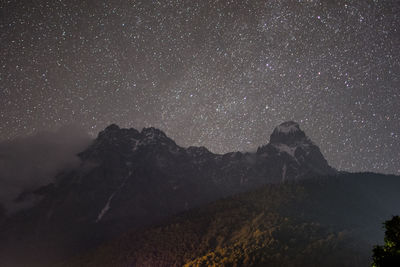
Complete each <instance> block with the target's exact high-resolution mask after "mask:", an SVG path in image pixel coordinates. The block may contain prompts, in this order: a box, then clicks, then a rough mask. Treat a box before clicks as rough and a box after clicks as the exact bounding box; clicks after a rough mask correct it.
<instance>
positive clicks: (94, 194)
mask: <svg viewBox="0 0 400 267" xmlns="http://www.w3.org/2000/svg"><path fill="white" fill-rule="evenodd" d="M79 157H80V158H81V160H82V163H81V165H80V166H79V167H78V168H76V169H75V170H73V171H69V172H66V173H61V174H59V175H58V177H57V178H56V181H57V182H56V183H54V184H51V185H48V186H46V187H44V188H41V189H38V190H36V191H34V192H31V193H30V194H32V195H35V196H39V197H40V198H42V200H41V201H40V202H39V203H38V204H37V205H35V206H34V207H33V208H30V209H28V210H24V211H22V212H19V213H18V214H16V215H14V216H13V217H11V218H9V219H8V220H6V221H5V222H4V223H3V227H2V229H3V232H2V236H3V237H4V238H3V240H0V242H1V247H0V250H1V251H2V252H3V255H4V253H6V251H7V249H9V248H15V250H16V251H18V250H19V249H21V246H22V245H21V244H24V245H23V246H28V247H30V248H29V249H30V251H32V255H31V256H32V257H36V256H37V255H40V252H41V251H53V252H54V253H53V254H54V258H55V259H60V258H63V257H66V256H68V255H70V254H73V253H75V252H77V251H80V250H82V249H87V248H90V247H93V246H94V245H96V244H98V243H99V242H101V241H103V240H105V239H108V238H111V237H113V236H115V235H117V234H118V233H120V232H123V231H125V230H127V229H132V228H137V227H142V226H146V225H149V224H152V223H156V222H157V221H159V220H161V219H162V218H165V217H167V216H170V215H172V214H176V213H178V212H181V211H184V210H187V209H190V208H192V207H195V206H198V205H200V204H203V203H206V202H210V201H212V200H216V199H218V198H221V197H225V196H227V195H231V194H234V193H238V192H244V191H247V190H250V189H252V188H256V187H258V186H260V185H263V184H266V183H277V182H282V181H289V180H295V179H301V178H303V177H306V176H307V177H308V176H312V175H319V174H324V175H332V174H335V170H334V169H333V168H331V167H330V166H329V165H328V163H327V162H326V160H325V159H324V157H323V155H322V154H321V152H320V150H319V148H318V147H317V146H316V145H315V144H314V143H312V142H311V141H310V140H309V139H308V138H307V136H306V135H305V133H304V132H303V131H301V130H300V127H299V125H298V124H297V123H295V122H286V123H283V124H281V125H279V126H278V127H276V129H275V130H274V132H273V133H272V135H271V139H270V142H269V143H268V144H267V145H265V146H262V147H260V148H259V149H258V151H257V152H256V153H240V152H232V153H228V154H225V155H218V154H213V153H211V152H210V151H208V150H207V149H206V148H204V147H189V148H183V147H180V146H178V145H176V143H175V142H174V141H173V140H171V139H170V138H168V137H167V136H166V135H165V133H163V132H162V131H160V130H158V129H155V128H144V129H143V130H142V131H141V132H139V131H137V130H135V129H120V128H119V127H118V126H117V125H110V126H109V127H107V128H106V129H105V130H104V131H102V132H100V133H99V135H98V137H97V138H96V139H95V140H94V142H93V143H92V144H91V145H90V146H89V147H88V148H87V149H86V150H85V151H83V152H82V153H80V154H79ZM5 229H6V231H5ZM15 240H19V241H18V242H16V241H15ZM37 251H39V253H38V252H37ZM7 253H8V254H9V255H11V254H10V253H9V252H7ZM0 256H1V254H0Z"/></svg>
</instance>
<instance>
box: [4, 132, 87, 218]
mask: <svg viewBox="0 0 400 267" xmlns="http://www.w3.org/2000/svg"><path fill="white" fill-rule="evenodd" d="M91 140H92V138H91V137H90V136H89V135H88V133H86V132H85V131H84V130H82V129H81V128H79V127H77V126H75V125H68V126H63V127H61V128H60V129H58V130H57V131H53V132H39V133H37V134H35V135H31V136H26V137H19V138H16V139H13V140H10V141H3V142H0V203H2V204H3V205H4V206H5V207H6V208H7V210H8V211H13V210H15V209H17V208H18V206H21V204H17V203H15V202H14V200H15V198H16V197H18V195H19V194H20V193H21V192H23V191H28V190H33V189H35V188H38V187H40V186H43V185H46V184H49V183H50V182H52V181H53V179H54V177H55V175H56V174H57V173H58V172H59V171H61V170H64V169H66V168H74V167H76V166H77V165H79V163H80V160H79V158H78V157H77V153H79V152H81V151H83V150H84V149H85V148H86V147H87V146H88V145H89V143H90V142H91ZM25 204H26V203H25Z"/></svg>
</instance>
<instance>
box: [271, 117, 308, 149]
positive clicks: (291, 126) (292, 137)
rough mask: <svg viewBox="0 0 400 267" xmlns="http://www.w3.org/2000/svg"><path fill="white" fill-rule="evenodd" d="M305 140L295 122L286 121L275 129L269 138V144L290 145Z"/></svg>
mask: <svg viewBox="0 0 400 267" xmlns="http://www.w3.org/2000/svg"><path fill="white" fill-rule="evenodd" d="M306 139H307V137H306V134H305V133H304V132H303V131H302V130H301V129H300V126H299V124H298V123H297V122H294V121H287V122H284V123H281V124H280V125H278V126H277V127H275V129H274V131H273V132H272V134H271V137H270V143H271V144H276V143H280V144H286V145H292V144H295V143H298V142H301V141H304V140H306Z"/></svg>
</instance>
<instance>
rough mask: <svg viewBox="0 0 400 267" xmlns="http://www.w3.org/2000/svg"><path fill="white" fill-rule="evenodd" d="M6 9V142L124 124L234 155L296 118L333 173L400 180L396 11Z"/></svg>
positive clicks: (202, 3)
mask: <svg viewBox="0 0 400 267" xmlns="http://www.w3.org/2000/svg"><path fill="white" fill-rule="evenodd" d="M0 5H1V6H0V8H1V12H0V19H1V21H0V46H1V54H0V140H6V139H12V138H15V137H16V136H26V135H29V134H32V133H35V132H37V131H43V130H52V129H56V128H58V127H60V126H62V125H65V124H71V123H73V124H78V125H81V126H82V127H83V128H84V129H85V130H86V131H88V132H90V133H91V134H93V135H95V134H97V132H98V131H100V130H102V129H103V128H104V127H106V126H107V125H109V124H111V123H116V124H118V125H120V126H121V127H134V128H136V129H139V130H140V129H141V128H143V127H148V126H154V127H157V128H160V129H162V130H163V131H165V132H166V133H167V135H169V136H170V137H171V138H173V139H174V140H175V141H176V142H177V143H178V144H179V145H182V146H190V145H196V146H205V147H207V148H209V149H210V150H211V151H212V152H216V153H225V152H229V151H236V150H240V151H254V150H255V149H256V148H257V147H258V146H260V145H263V144H266V143H267V142H268V140H269V136H270V134H271V132H272V130H273V129H274V127H275V126H276V125H278V124H280V123H282V122H283V121H287V120H295V121H297V122H299V124H300V126H301V128H302V129H303V130H304V131H305V132H306V133H307V135H308V136H309V137H310V138H311V139H312V140H313V141H314V142H315V143H316V144H317V145H319V147H320V148H321V150H322V152H323V154H324V155H325V156H326V158H327V160H328V161H329V163H330V164H331V165H332V166H334V167H336V168H338V169H340V170H350V171H367V170H369V171H375V172H383V173H396V174H400V161H399V159H400V49H399V48H400V1H398V0H388V1H380V0H374V1H372V0H364V1H341V0H338V1H332V0H326V1H317V0H315V1H312V0H308V1H306V0H299V1H294V0H291V1H250V0H249V1H217V0H213V1H211V0H210V1H208V0H198V1H195V0H191V1H181V0H166V1H150V0H144V1H122V0H121V1H117V0H115V1H112V0H111V1H104V0H92V1H85V0H68V1H67V0H59V1H56V0H52V1H41V0H35V1H33V0H29V1H27V0H15V1H14V0H13V1H7V0H4V1H1V4H0Z"/></svg>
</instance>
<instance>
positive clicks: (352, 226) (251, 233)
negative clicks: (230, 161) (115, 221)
mask: <svg viewBox="0 0 400 267" xmlns="http://www.w3.org/2000/svg"><path fill="white" fill-rule="evenodd" d="M399 190H400V177H398V176H386V175H379V174H372V173H357V174H341V175H337V176H330V177H329V176H328V177H315V178H313V179H306V180H302V181H297V182H288V183H283V184H271V185H267V186H263V187H262V188H260V189H258V190H256V191H252V192H249V193H243V194H240V195H237V196H233V197H229V198H226V199H223V200H219V201H216V202H214V203H212V204H208V205H206V206H203V207H201V208H198V209H194V210H191V211H188V212H185V213H183V214H181V215H179V216H175V217H172V218H170V219H169V220H168V222H167V223H165V224H162V225H160V226H157V227H152V228H149V229H147V230H145V231H132V232H130V233H128V234H124V235H122V236H121V237H120V238H118V239H116V240H114V241H113V242H110V243H108V244H105V245H102V246H101V247H100V248H98V249H96V250H94V251H92V252H91V253H89V254H86V255H84V256H81V257H79V258H76V259H75V260H74V261H70V262H68V263H67V264H65V265H63V266H182V265H185V266H326V267H328V266H351V267H354V266H368V265H369V264H370V262H371V252H372V247H373V245H374V244H377V243H378V242H379V241H381V240H382V238H383V230H382V222H383V221H385V220H386V219H388V218H390V217H391V216H392V215H393V214H400V205H399V203H400V194H399Z"/></svg>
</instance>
